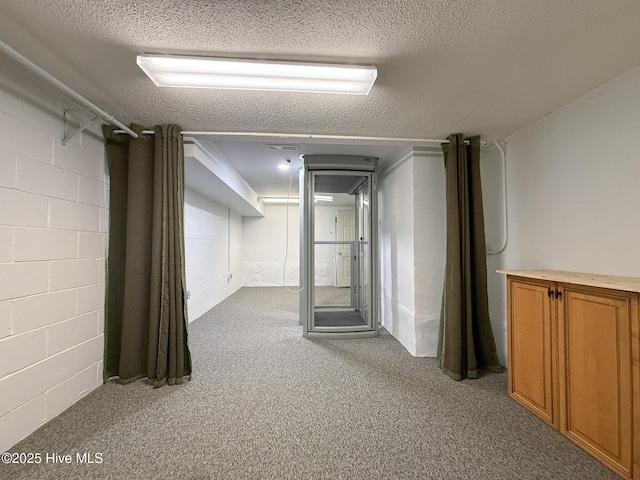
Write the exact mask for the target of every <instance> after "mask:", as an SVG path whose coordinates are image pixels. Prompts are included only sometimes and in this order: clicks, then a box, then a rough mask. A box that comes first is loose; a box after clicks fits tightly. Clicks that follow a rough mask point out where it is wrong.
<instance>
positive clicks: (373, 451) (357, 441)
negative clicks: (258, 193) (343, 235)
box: [0, 288, 618, 480]
mask: <svg viewBox="0 0 640 480" xmlns="http://www.w3.org/2000/svg"><path fill="white" fill-rule="evenodd" d="M297 301H298V297H297V295H292V294H290V293H288V292H286V290H284V289H283V288H244V289H242V290H240V291H239V292H237V293H236V294H234V295H233V296H231V297H230V298H228V299H227V300H225V301H224V302H222V303H221V304H219V305H218V306H216V307H214V308H213V309H212V310H210V311H209V312H208V313H207V314H205V315H204V316H203V317H201V318H199V319H198V320H196V321H195V322H193V323H192V324H191V326H190V331H189V334H190V346H191V351H192V355H193V363H194V375H193V379H192V380H191V381H190V382H188V383H186V384H184V385H180V386H173V387H169V386H165V387H162V388H159V389H153V388H151V387H149V386H147V385H145V384H143V383H141V382H138V383H134V384H131V385H125V386H123V385H118V384H115V383H107V384H106V385H103V386H102V387H100V388H98V389H97V390H95V391H93V392H92V393H90V394H89V395H87V396H86V397H85V398H84V399H82V400H81V401H80V402H78V403H77V404H75V405H74V406H72V407H71V408H69V409H68V410H66V411H65V412H63V413H62V414H61V415H59V416H58V417H56V418H55V419H53V420H52V421H50V422H49V423H47V424H46V425H44V426H43V427H42V428H40V429H39V430H38V431H36V432H35V433H33V434H32V435H31V436H29V437H28V438H26V439H25V440H23V441H22V442H20V443H19V444H18V445H16V446H15V447H14V448H13V449H12V450H11V451H12V452H20V453H23V452H24V453H26V452H41V453H43V454H44V453H45V452H53V453H58V454H61V455H62V454H72V455H73V456H75V455H76V454H77V453H90V454H96V453H100V454H101V456H102V459H103V461H102V463H101V464H85V465H78V464H77V463H75V462H74V463H72V464H71V465H67V464H46V465H44V464H42V465H31V466H20V467H16V466H4V465H2V466H0V478H2V479H91V478H95V479H382V478H384V479H571V480H576V479H585V480H586V479H594V480H595V479H597V480H602V479H615V478H618V477H617V476H616V475H615V474H613V473H612V472H610V471H609V470H608V469H607V468H605V467H604V466H602V465H601V464H600V463H598V462H597V461H596V460H594V459H593V458H591V457H590V456H589V455H588V454H586V453H585V452H583V451H582V450H580V449H579V448H578V447H576V446H575V445H574V444H573V443H571V442H570V441H569V440H567V439H566V438H564V437H563V436H562V435H560V434H559V433H558V432H555V431H554V430H552V429H551V428H549V427H548V426H547V425H545V424H544V423H543V422H542V421H540V420H538V419H537V418H536V417H535V416H533V415H532V414H530V413H529V412H527V411H526V410H524V409H523V408H522V407H520V406H519V405H517V404H516V403H515V402H514V401H513V400H511V399H510V398H509V397H508V396H507V394H506V374H491V375H486V376H483V377H481V378H479V379H477V380H467V381H463V382H454V381H452V380H451V379H449V377H447V376H445V375H444V374H442V373H441V372H440V371H439V370H438V368H437V366H436V364H435V361H434V360H433V359H429V358H414V357H412V356H411V355H410V354H409V353H408V352H407V351H406V350H405V349H404V348H403V347H402V346H401V345H400V344H399V343H398V342H397V341H396V340H395V339H394V338H393V337H392V336H391V335H388V334H385V335H381V336H379V337H377V338H372V339H359V340H333V339H332V340H309V339H304V338H302V336H301V330H302V329H301V327H300V326H299V325H298V317H297V313H296V312H297Z"/></svg>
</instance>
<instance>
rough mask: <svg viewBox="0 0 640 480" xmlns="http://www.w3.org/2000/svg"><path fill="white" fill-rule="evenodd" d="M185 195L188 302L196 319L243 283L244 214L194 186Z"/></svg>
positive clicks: (191, 313) (190, 320)
mask: <svg viewBox="0 0 640 480" xmlns="http://www.w3.org/2000/svg"><path fill="white" fill-rule="evenodd" d="M184 198H185V200H184V203H185V205H184V233H185V262H186V279H187V291H189V299H188V300H187V306H188V311H189V322H193V321H194V320H196V319H197V318H199V317H200V316H201V315H202V314H203V313H205V312H206V311H207V310H209V309H210V308H211V307H213V306H214V305H217V304H218V303H220V302H221V301H222V300H224V299H225V298H227V297H228V296H229V295H231V294H233V293H234V292H235V291H237V290H238V289H239V288H240V287H241V286H242V271H241V252H242V217H241V216H240V215H239V214H238V213H236V212H234V211H233V210H230V209H229V208H227V207H225V206H223V205H221V204H219V203H217V202H215V201H214V200H212V199H210V198H208V197H206V196H204V195H202V194H200V193H198V192H196V191H195V190H192V189H190V188H185V194H184ZM230 276H231V278H229V277H230Z"/></svg>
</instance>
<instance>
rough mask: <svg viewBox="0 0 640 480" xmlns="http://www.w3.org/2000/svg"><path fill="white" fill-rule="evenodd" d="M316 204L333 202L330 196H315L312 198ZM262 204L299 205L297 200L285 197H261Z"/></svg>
mask: <svg viewBox="0 0 640 480" xmlns="http://www.w3.org/2000/svg"><path fill="white" fill-rule="evenodd" d="M314 199H315V201H316V202H333V197H332V196H331V195H316V196H315V197H314ZM262 201H263V202H264V203H299V200H298V199H297V198H286V197H262Z"/></svg>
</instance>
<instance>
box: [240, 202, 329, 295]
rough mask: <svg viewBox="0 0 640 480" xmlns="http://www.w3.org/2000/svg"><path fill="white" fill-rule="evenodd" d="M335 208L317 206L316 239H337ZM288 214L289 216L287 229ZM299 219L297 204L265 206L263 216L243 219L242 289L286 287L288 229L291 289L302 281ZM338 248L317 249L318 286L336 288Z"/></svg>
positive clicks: (289, 284)
mask: <svg viewBox="0 0 640 480" xmlns="http://www.w3.org/2000/svg"><path fill="white" fill-rule="evenodd" d="M338 208H341V207H337V206H333V205H316V210H315V212H316V240H335V237H334V229H335V223H334V222H335V216H336V214H337V209H338ZM287 212H288V217H289V222H288V227H287ZM299 224H300V217H299V209H298V205H297V204H292V205H289V206H288V207H287V206H286V205H277V204H276V205H273V204H270V205H265V208H264V217H244V219H243V231H244V233H243V243H242V253H241V257H242V286H244V287H275V286H283V285H284V281H283V275H282V274H283V268H284V257H285V247H286V240H287V234H286V233H287V228H288V232H289V235H288V238H289V246H288V247H289V248H288V255H287V266H286V282H287V286H288V287H296V286H297V285H298V283H299V282H300V278H299V268H300V264H299V257H300V228H299V227H300V225H299ZM335 275H336V274H335V247H334V246H324V247H318V248H316V278H315V282H316V285H335V278H336V276H335Z"/></svg>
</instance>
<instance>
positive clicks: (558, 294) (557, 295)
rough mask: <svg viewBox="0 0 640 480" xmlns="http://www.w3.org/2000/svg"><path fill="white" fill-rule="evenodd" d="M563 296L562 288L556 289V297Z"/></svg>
mask: <svg viewBox="0 0 640 480" xmlns="http://www.w3.org/2000/svg"><path fill="white" fill-rule="evenodd" d="M561 296H562V292H561V291H560V290H556V298H558V297H561Z"/></svg>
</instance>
